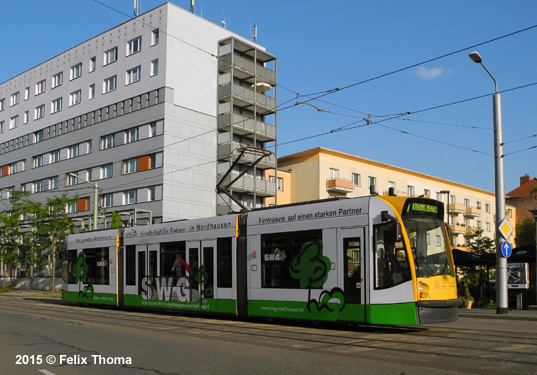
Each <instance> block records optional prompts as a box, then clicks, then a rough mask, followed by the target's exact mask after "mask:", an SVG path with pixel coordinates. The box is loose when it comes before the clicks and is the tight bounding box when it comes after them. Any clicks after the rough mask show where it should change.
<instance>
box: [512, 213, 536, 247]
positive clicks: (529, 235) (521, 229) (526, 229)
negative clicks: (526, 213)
mask: <svg viewBox="0 0 537 375" xmlns="http://www.w3.org/2000/svg"><path fill="white" fill-rule="evenodd" d="M525 245H533V246H535V221H533V220H531V219H526V220H524V222H523V223H522V224H517V225H516V237H515V246H516V247H520V246H525Z"/></svg>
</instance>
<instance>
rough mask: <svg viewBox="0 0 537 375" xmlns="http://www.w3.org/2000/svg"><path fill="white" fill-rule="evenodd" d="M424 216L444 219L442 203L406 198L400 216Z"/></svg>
mask: <svg viewBox="0 0 537 375" xmlns="http://www.w3.org/2000/svg"><path fill="white" fill-rule="evenodd" d="M411 215H426V216H433V217H436V218H438V219H440V220H443V219H444V203H442V202H439V201H435V200H432V199H424V198H408V199H407V200H406V202H405V205H404V206H403V212H402V216H411Z"/></svg>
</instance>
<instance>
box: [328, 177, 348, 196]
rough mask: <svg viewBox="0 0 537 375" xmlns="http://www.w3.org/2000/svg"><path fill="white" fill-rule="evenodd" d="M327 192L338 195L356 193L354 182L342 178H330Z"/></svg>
mask: <svg viewBox="0 0 537 375" xmlns="http://www.w3.org/2000/svg"><path fill="white" fill-rule="evenodd" d="M326 190H328V191H334V192H338V193H350V192H353V191H354V182H353V181H351V180H345V179H342V178H337V177H336V178H329V179H327V180H326Z"/></svg>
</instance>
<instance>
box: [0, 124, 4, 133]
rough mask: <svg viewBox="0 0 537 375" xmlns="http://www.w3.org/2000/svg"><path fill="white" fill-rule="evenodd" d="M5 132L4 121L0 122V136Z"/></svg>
mask: <svg viewBox="0 0 537 375" xmlns="http://www.w3.org/2000/svg"><path fill="white" fill-rule="evenodd" d="M3 132H4V121H0V134H1V133H3Z"/></svg>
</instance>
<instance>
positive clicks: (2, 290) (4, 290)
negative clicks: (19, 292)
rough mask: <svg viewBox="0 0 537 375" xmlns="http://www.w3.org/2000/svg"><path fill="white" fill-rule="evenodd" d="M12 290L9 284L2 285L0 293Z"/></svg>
mask: <svg viewBox="0 0 537 375" xmlns="http://www.w3.org/2000/svg"><path fill="white" fill-rule="evenodd" d="M7 292H11V289H9V288H8V287H7V286H5V285H4V286H0V293H7Z"/></svg>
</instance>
